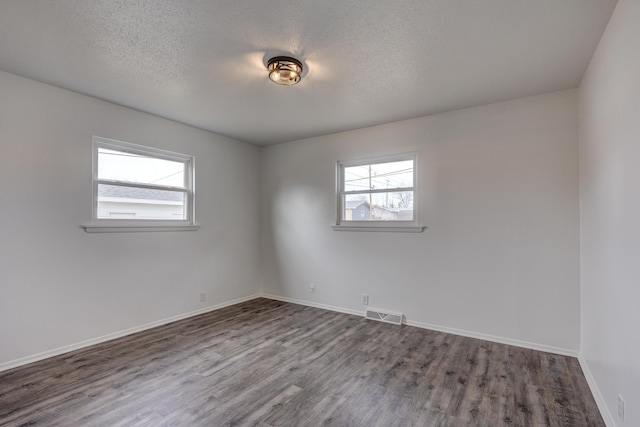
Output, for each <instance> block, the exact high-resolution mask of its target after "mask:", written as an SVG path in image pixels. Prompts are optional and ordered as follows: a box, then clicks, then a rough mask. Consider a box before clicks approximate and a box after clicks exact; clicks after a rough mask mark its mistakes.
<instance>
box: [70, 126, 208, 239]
mask: <svg viewBox="0 0 640 427" xmlns="http://www.w3.org/2000/svg"><path fill="white" fill-rule="evenodd" d="M92 140H93V145H92V165H91V167H92V172H91V185H92V190H91V222H90V223H88V224H83V225H82V226H81V227H82V228H84V230H85V231H86V232H87V233H110V232H112V233H122V232H140V231H194V230H197V229H198V228H199V225H198V224H197V223H196V222H195V158H194V156H190V155H187V154H182V153H176V152H173V151H168V150H163V149H159V148H154V147H148V146H144V145H139V144H132V143H130V142H124V141H117V140H114V139H108V138H103V137H99V136H93V137H92ZM100 148H104V149H107V150H115V151H121V152H126V153H131V154H139V155H143V156H148V157H154V158H158V159H163V160H171V161H175V162H180V163H183V164H184V165H185V188H179V187H171V186H163V185H153V184H142V183H140V184H138V183H127V182H122V181H114V180H105V179H99V178H98V150H99V149H100ZM114 183H117V185H118V186H123V187H135V188H148V189H157V190H170V191H181V192H183V193H184V194H185V196H186V199H187V202H186V210H187V218H186V219H184V220H169V219H167V220H146V219H137V220H136V219H120V218H118V219H115V218H98V185H99V184H108V185H109V184H110V185H113V184H114Z"/></svg>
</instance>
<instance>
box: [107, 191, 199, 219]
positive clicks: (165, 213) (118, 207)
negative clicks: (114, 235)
mask: <svg viewBox="0 0 640 427" xmlns="http://www.w3.org/2000/svg"><path fill="white" fill-rule="evenodd" d="M186 207H187V204H186V193H184V192H182V191H169V190H151V189H148V188H136V187H123V186H120V185H107V184H98V218H111V219H147V220H151V219H162V220H185V219H187V209H186Z"/></svg>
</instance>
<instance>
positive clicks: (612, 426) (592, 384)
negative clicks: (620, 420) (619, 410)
mask: <svg viewBox="0 0 640 427" xmlns="http://www.w3.org/2000/svg"><path fill="white" fill-rule="evenodd" d="M578 362H579V363H580V367H581V368H582V373H584V377H585V378H586V379H587V384H589V388H590V389H591V394H593V398H594V399H595V400H596V405H598V409H599V410H600V415H602V418H603V420H604V423H605V424H606V425H607V427H616V422H615V420H614V419H613V416H612V415H611V412H609V408H608V407H607V404H606V403H605V400H604V398H603V397H602V393H600V388H599V387H598V383H596V380H595V378H594V377H593V374H592V373H591V369H589V364H588V363H587V361H586V359H585V358H584V357H583V356H582V353H580V354H578Z"/></svg>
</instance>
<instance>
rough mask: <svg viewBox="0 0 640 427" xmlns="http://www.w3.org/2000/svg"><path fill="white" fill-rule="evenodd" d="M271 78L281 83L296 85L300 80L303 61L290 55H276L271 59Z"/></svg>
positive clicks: (269, 66)
mask: <svg viewBox="0 0 640 427" xmlns="http://www.w3.org/2000/svg"><path fill="white" fill-rule="evenodd" d="M268 69H269V79H270V80H271V81H272V82H274V83H277V84H279V85H288V86H290V85H294V84H296V83H298V82H299V81H300V76H301V75H302V63H301V62H300V61H298V60H297V59H294V58H290V57H288V56H276V57H275V58H271V59H270V60H269V65H268Z"/></svg>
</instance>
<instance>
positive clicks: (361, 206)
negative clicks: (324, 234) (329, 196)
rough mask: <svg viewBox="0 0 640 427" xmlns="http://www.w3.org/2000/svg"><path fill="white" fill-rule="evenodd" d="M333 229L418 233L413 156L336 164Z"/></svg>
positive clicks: (419, 228) (386, 157) (414, 162)
mask: <svg viewBox="0 0 640 427" xmlns="http://www.w3.org/2000/svg"><path fill="white" fill-rule="evenodd" d="M337 180H338V185H337V188H338V194H337V198H338V203H337V204H338V218H337V221H336V226H335V227H334V229H336V230H342V229H348V230H373V231H376V230H377V231H380V230H382V231H422V229H423V228H424V227H421V226H417V225H416V211H415V207H414V206H415V181H416V155H415V154H413V153H411V154H401V155H395V156H385V157H378V158H370V159H362V160H353V161H344V162H338V178H337Z"/></svg>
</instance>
